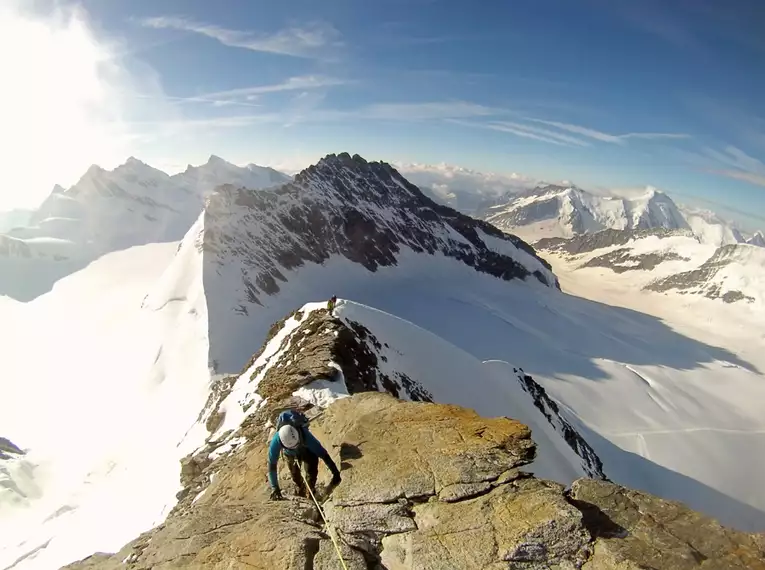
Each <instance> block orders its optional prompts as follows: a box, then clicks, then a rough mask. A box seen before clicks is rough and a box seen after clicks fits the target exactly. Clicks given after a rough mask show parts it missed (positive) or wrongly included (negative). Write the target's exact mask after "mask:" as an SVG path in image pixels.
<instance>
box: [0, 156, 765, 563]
mask: <svg viewBox="0 0 765 570" xmlns="http://www.w3.org/2000/svg"><path fill="white" fill-rule="evenodd" d="M176 245H177V244H155V245H148V246H142V247H136V248H132V249H129V250H126V251H121V252H115V253H112V254H109V255H106V256H104V257H102V258H101V259H99V260H98V261H96V262H94V263H92V264H90V265H89V266H88V267H87V268H85V269H83V270H81V271H79V272H77V273H75V274H73V275H71V276H69V277H67V278H65V279H63V280H61V281H60V282H59V283H57V284H56V286H55V287H54V289H53V291H51V292H50V293H49V294H47V295H43V296H41V297H40V298H38V299H36V300H35V301H33V302H31V303H28V304H26V305H21V306H19V304H18V303H8V302H4V303H2V304H0V310H1V311H3V315H2V316H3V318H4V319H6V318H7V319H8V321H7V322H10V319H13V322H12V326H6V327H4V328H3V335H4V336H3V339H2V343H3V344H2V346H3V347H8V354H9V355H10V356H9V357H8V358H4V360H3V361H2V366H3V374H2V375H0V378H1V379H2V380H0V381H2V382H3V395H4V399H3V404H2V405H3V414H2V415H1V416H0V433H2V434H3V435H4V436H6V437H10V438H11V439H13V440H14V441H19V442H22V441H23V442H24V443H23V444H24V446H25V447H28V448H29V449H30V452H29V455H28V457H29V460H30V461H36V462H39V463H40V464H42V463H45V464H46V465H48V466H49V467H48V471H46V472H45V473H41V477H40V478H39V479H36V480H35V483H36V484H37V485H38V486H39V487H40V488H41V489H42V497H41V499H40V500H39V501H35V502H34V503H33V504H31V505H28V506H27V507H25V508H24V509H23V510H22V512H20V513H19V512H18V511H16V513H15V514H12V515H11V516H10V517H9V518H3V517H0V525H2V527H1V528H0V534H2V535H3V537H4V538H6V537H9V538H8V539H6V540H5V541H4V547H3V549H2V550H0V561H1V562H0V568H6V567H8V566H9V565H11V564H13V563H14V562H16V561H18V560H21V561H20V562H19V563H18V564H16V565H15V567H14V568H15V569H16V570H30V569H35V568H40V569H47V568H52V567H56V566H58V565H61V564H64V563H66V562H69V561H71V560H73V559H76V558H81V557H83V556H86V555H88V554H90V553H92V552H93V551H109V550H111V551H114V550H115V549H117V548H119V547H120V546H121V545H122V544H124V543H125V542H127V541H129V540H131V539H133V538H134V537H135V536H136V535H137V534H139V533H140V532H141V531H143V530H147V529H148V528H150V527H151V526H152V525H153V524H155V523H156V522H158V521H160V520H161V519H162V517H163V514H165V513H166V512H167V509H168V508H169V507H171V506H172V505H173V504H174V502H175V498H174V493H175V491H176V490H177V489H178V487H179V482H178V471H179V464H178V459H179V458H180V457H183V456H185V455H186V454H187V453H188V452H189V451H190V450H194V449H197V448H198V447H199V446H200V445H202V443H203V441H204V437H205V436H206V435H207V433H206V431H205V430H204V429H202V428H203V425H202V424H201V422H200V421H199V420H200V412H201V411H202V410H203V408H204V406H205V403H206V401H207V396H208V386H209V383H210V381H211V379H212V378H213V375H214V374H215V373H220V374H223V373H234V374H240V373H241V372H242V369H243V368H244V367H245V365H246V363H247V362H248V361H249V359H250V357H251V356H252V354H253V353H255V352H256V351H257V350H258V349H259V348H260V346H261V344H262V343H263V341H264V339H265V338H266V336H267V334H268V331H269V329H270V327H271V324H272V323H273V322H274V321H277V320H280V319H282V318H284V317H285V315H287V314H289V313H290V312H291V311H292V310H294V309H296V308H299V307H301V306H303V305H304V304H305V303H308V302H317V301H321V300H322V299H327V298H329V297H330V296H331V295H333V294H336V295H338V296H339V297H341V298H344V299H353V300H354V301H355V302H356V304H352V303H342V304H341V306H340V307H339V308H338V314H339V315H340V316H341V318H344V319H353V320H358V321H359V322H362V323H363V324H365V326H367V327H368V328H369V329H370V330H372V331H373V332H374V333H375V334H377V335H380V338H385V339H387V340H386V342H387V343H388V345H389V347H390V351H386V352H385V353H384V354H385V355H386V357H387V358H388V360H389V363H390V366H391V370H392V369H393V368H394V367H396V368H397V367H401V368H403V369H404V372H405V373H406V374H408V375H412V377H413V378H414V376H415V375H416V376H417V378H415V380H417V381H419V382H421V383H422V384H423V386H425V387H426V389H427V390H428V391H430V392H431V393H433V395H434V396H435V397H436V398H444V399H445V400H450V401H455V402H457V403H460V404H463V405H473V406H476V407H477V408H480V409H481V410H486V411H485V413H490V414H495V413H496V414H501V415H505V414H508V415H514V414H517V415H518V416H519V417H520V418H521V419H523V420H524V421H528V422H529V423H530V424H532V426H533V427H535V428H536V429H535V433H534V437H535V438H539V439H538V441H539V442H540V444H541V445H542V447H543V448H544V449H543V450H541V451H540V458H539V462H538V463H537V464H536V466H535V468H536V469H538V470H539V472H540V473H544V474H548V475H553V476H555V477H556V478H559V479H560V480H561V481H562V482H564V483H565V482H569V481H570V479H571V478H572V477H574V476H575V475H576V474H577V473H578V472H580V471H578V469H579V468H580V462H579V459H577V458H575V457H572V456H571V455H570V452H569V449H570V448H567V447H562V446H561V439H560V437H559V436H558V433H559V432H558V431H557V430H554V431H550V424H549V422H545V421H543V419H542V418H543V416H541V415H539V414H537V413H536V412H535V411H534V410H532V409H530V408H529V407H528V406H526V405H522V404H521V402H529V397H528V396H529V392H527V390H526V389H523V387H522V386H521V384H519V382H518V376H517V374H516V373H515V372H513V368H514V367H515V366H518V367H522V368H523V370H524V371H525V372H526V373H527V374H529V375H531V376H533V378H534V379H535V380H536V382H538V383H539V385H540V386H541V387H543V388H544V389H545V390H546V392H547V393H548V394H549V395H550V396H551V397H552V398H553V399H554V403H555V402H557V404H556V405H557V406H558V407H559V409H560V412H561V417H563V418H564V419H566V421H568V422H569V423H570V424H571V425H572V426H573V427H574V428H576V430H577V431H578V432H579V433H581V434H582V435H583V436H584V439H585V440H586V441H587V442H588V443H589V444H590V445H591V446H592V448H593V449H594V450H595V451H596V452H597V455H598V456H599V457H600V458H601V459H602V461H603V469H604V471H605V473H606V474H607V475H608V476H609V477H610V478H611V479H613V480H614V481H616V482H621V483H624V484H627V485H630V486H633V487H637V488H640V489H645V490H648V491H650V492H653V493H655V494H657V495H659V496H664V497H668V498H672V499H679V500H682V501H685V502H686V503H688V504H689V505H690V506H691V507H693V508H695V509H698V510H701V511H702V512H706V513H709V514H712V515H713V516H716V517H718V518H719V519H720V520H721V521H722V522H724V523H726V524H730V525H733V526H737V527H740V528H745V529H757V530H761V529H763V528H765V497H764V496H763V494H762V490H761V486H760V485H759V479H758V477H756V474H758V473H762V472H763V470H764V469H765V453H763V451H765V419H763V417H762V413H761V412H762V410H761V402H762V401H764V399H765V383H764V382H763V381H762V380H763V377H762V371H763V370H765V358H764V357H763V356H762V354H761V353H762V351H761V346H762V342H763V340H765V338H764V337H763V334H762V333H761V332H758V331H761V324H760V328H756V322H757V321H756V320H754V321H742V322H744V323H747V324H746V325H745V326H744V325H739V324H737V323H738V321H736V320H730V319H731V316H730V315H731V314H733V315H737V313H735V312H732V313H730V314H728V316H726V315H725V314H723V313H714V315H715V318H716V319H718V320H717V321H716V322H715V323H714V327H715V328H717V329H718V331H723V333H724V334H730V335H731V336H735V338H736V339H737V341H738V345H739V346H737V347H733V346H725V347H722V348H721V347H720V344H721V342H719V341H717V340H716V338H717V337H715V336H714V334H712V333H708V334H707V333H704V334H703V335H702V334H696V333H695V332H693V330H691V329H683V330H679V329H676V328H674V327H673V326H670V325H669V324H668V323H666V322H664V321H663V320H662V319H661V318H659V317H657V316H654V315H652V314H650V313H647V312H638V311H635V310H629V309H625V308H623V307H619V306H611V305H606V304H602V303H598V302H594V301H591V300H588V299H584V298H580V297H576V296H572V295H566V294H563V293H561V292H560V291H559V290H558V289H557V288H556V285H557V279H555V277H554V276H553V275H552V273H551V272H550V270H549V269H548V268H547V267H546V266H545V265H544V264H543V263H542V262H541V261H540V260H539V259H538V258H537V257H536V256H534V255H533V252H530V251H529V249H528V246H526V245H525V244H524V243H523V242H520V241H519V240H516V239H514V238H511V237H509V236H505V235H503V234H502V233H501V232H498V231H496V230H494V229H492V228H491V227H490V226H488V224H482V223H480V222H475V221H472V220H470V219H469V218H465V217H464V216H460V215H459V214H457V213H456V212H453V211H452V210H449V209H445V208H442V207H439V206H437V205H436V204H434V203H432V202H430V201H429V200H427V199H426V198H425V197H424V196H422V195H421V194H420V193H419V191H418V190H417V189H416V188H415V187H413V186H412V185H411V184H409V183H408V182H407V181H406V180H405V179H403V178H402V177H400V175H398V173H396V172H395V171H394V170H392V169H390V168H389V167H387V166H386V165H384V164H380V163H366V161H363V160H362V159H360V157H350V156H348V155H339V156H335V157H329V158H328V160H326V161H324V162H322V163H320V164H319V165H317V166H316V167H313V168H312V169H309V170H308V171H306V172H304V173H302V174H301V175H298V176H297V177H296V179H295V182H294V183H292V184H289V185H287V186H284V187H282V188H280V189H276V190H269V191H263V192H252V191H249V192H248V191H243V190H240V189H236V188H223V189H220V190H219V191H218V192H216V193H215V194H214V195H213V196H212V197H211V199H210V201H209V202H208V205H207V208H206V210H205V212H204V213H203V214H202V215H201V216H199V217H198V218H197V221H196V223H195V224H194V226H193V227H192V228H191V229H190V230H189V231H188V232H187V234H186V236H185V237H184V239H183V241H182V242H181V244H180V247H179V248H178V250H177V252H176V251H175V249H176ZM705 301H708V302H710V303H711V301H709V300H705ZM702 306H704V305H702ZM371 307H374V308H375V309H372V308H371ZM706 314H707V313H705V312H693V313H691V315H689V316H688V318H698V319H704V318H705V315H706ZM734 318H735V319H737V318H738V316H735V317H734ZM726 319H728V320H726ZM759 322H760V323H761V321H759ZM710 326H711V325H710ZM739 327H741V328H744V329H746V330H745V331H742V330H740V328H739ZM288 332H289V331H287V333H285V334H288ZM745 332H746V333H748V336H747V335H746V334H745ZM718 334H722V333H720V332H718ZM702 339H703V340H702ZM277 348H278V347H277ZM40 353H44V354H45V355H46V358H40V357H39V354H40ZM399 353H400V354H399ZM276 355H277V351H276V349H274V350H272V349H271V348H269V347H266V350H265V351H264V352H263V354H261V358H264V359H268V361H269V362H271V360H272V359H273V358H274V357H275V356H276ZM507 363H512V366H511V365H510V364H507ZM240 378H241V375H240ZM62 379H63V380H65V381H62ZM519 388H520V391H519ZM307 389H308V390H314V392H315V399H316V401H320V400H323V401H326V400H327V399H331V398H332V397H337V396H341V395H342V394H332V393H330V391H329V390H328V387H327V386H326V385H316V386H313V387H311V388H307ZM235 392H236V396H235V399H234V400H231V401H229V402H228V403H227V404H226V406H227V409H228V407H230V409H231V410H236V408H235V405H236V406H241V402H242V401H245V402H246V401H247V398H249V397H252V390H251V387H248V386H246V385H244V384H242V385H241V386H239V385H237V386H236V387H235ZM6 394H7V395H8V396H7V397H6ZM551 401H553V400H551ZM29 402H35V404H34V408H33V409H35V410H36V411H39V415H38V414H35V415H30V414H29V411H28V410H29ZM254 403H256V404H257V402H254ZM240 409H241V408H240ZM40 417H44V418H46V421H45V422H42V421H40V420H39V418H40ZM239 418H241V415H240V416H239ZM48 420H50V421H48ZM230 421H231V422H232V423H235V422H236V421H238V419H237V417H236V414H232V417H231V420H230ZM48 425H55V426H57V428H60V429H57V430H55V432H54V433H52V434H51V433H50V430H49V429H47V426H48ZM94 426H97V429H96V428H95V427H94ZM72 442H77V443H78V445H77V452H76V453H72ZM232 445H233V443H232ZM46 473H47V474H46ZM43 475H45V476H43ZM4 512H5V511H4ZM105 512H110V513H114V512H120V513H122V516H121V517H120V518H119V520H117V521H114V522H113V524H110V525H104V524H103V520H104V518H105V515H104V513H105ZM46 519H47V520H46ZM110 520H111V519H110Z"/></svg>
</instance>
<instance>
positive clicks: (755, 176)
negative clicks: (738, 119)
mask: <svg viewBox="0 0 765 570" xmlns="http://www.w3.org/2000/svg"><path fill="white" fill-rule="evenodd" d="M704 154H705V155H706V156H707V157H709V158H711V159H712V160H713V161H716V162H717V163H719V164H721V165H722V166H723V167H722V168H710V169H709V171H710V172H713V173H715V174H720V175H722V176H727V177H728V178H733V179H735V180H742V181H744V182H749V183H750V184H755V185H757V186H765V164H764V163H763V162H762V161H761V160H759V159H757V158H755V157H753V156H750V155H748V154H747V153H746V152H744V151H743V150H741V149H740V148H737V147H735V146H730V145H729V146H727V147H725V149H724V150H723V151H722V152H720V151H716V150H714V149H710V148H705V149H704Z"/></svg>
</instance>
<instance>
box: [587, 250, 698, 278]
mask: <svg viewBox="0 0 765 570" xmlns="http://www.w3.org/2000/svg"><path fill="white" fill-rule="evenodd" d="M665 261H690V259H688V258H687V257H682V256H681V255H678V254H677V253H674V252H672V251H667V252H662V253H644V254H640V255H636V254H634V253H632V250H630V249H626V248H625V249H617V250H615V251H612V252H610V253H606V254H604V255H599V256H598V257H593V258H592V259H590V260H589V261H587V263H585V264H584V265H582V267H606V268H608V269H611V270H612V271H613V272H614V273H625V272H627V271H652V270H653V269H656V268H657V267H658V266H659V265H661V264H662V263H664V262H665Z"/></svg>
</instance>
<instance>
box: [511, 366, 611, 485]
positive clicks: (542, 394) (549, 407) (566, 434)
mask: <svg viewBox="0 0 765 570" xmlns="http://www.w3.org/2000/svg"><path fill="white" fill-rule="evenodd" d="M513 372H515V374H516V375H517V376H518V382H520V384H521V387H522V388H523V389H524V390H525V391H526V392H527V393H528V394H529V395H530V396H531V397H532V398H533V399H534V405H535V406H536V408H537V409H538V410H539V411H540V412H542V415H544V417H545V418H547V421H548V422H549V423H550V425H551V426H553V428H554V429H555V431H557V432H558V433H560V434H561V435H562V436H563V439H565V440H566V443H567V444H568V446H569V447H570V448H571V449H572V450H573V451H574V453H576V454H577V455H578V456H579V457H580V458H581V460H582V468H583V469H584V472H585V473H587V475H588V476H589V477H592V478H593V479H602V480H608V477H606V474H605V473H604V472H603V462H602V461H601V459H600V457H598V454H597V453H596V452H595V450H594V449H593V448H592V446H591V445H590V444H589V443H587V441H585V439H584V438H583V437H582V436H581V434H580V433H579V432H578V431H577V430H576V428H574V426H572V425H571V423H569V422H568V420H566V418H564V417H563V416H562V415H561V413H560V408H559V407H558V404H557V403H556V402H555V400H553V399H552V398H550V396H549V395H548V394H547V390H545V389H544V388H543V387H542V386H541V385H539V383H537V381H536V380H534V378H532V377H531V376H529V375H528V374H526V373H524V372H523V369H520V368H518V369H513Z"/></svg>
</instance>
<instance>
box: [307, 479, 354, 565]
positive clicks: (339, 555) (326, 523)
mask: <svg viewBox="0 0 765 570" xmlns="http://www.w3.org/2000/svg"><path fill="white" fill-rule="evenodd" d="M300 476H301V477H302V478H303V482H304V483H305V488H306V489H308V494H309V495H311V499H313V504H314V505H316V508H317V509H319V514H320V515H321V518H322V519H323V520H324V524H325V525H327V533H328V534H329V538H331V539H332V544H334V545H335V551H336V552H337V557H338V558H339V559H340V564H342V565H343V568H344V570H348V566H346V565H345V560H343V554H342V552H340V546H339V545H338V544H337V540H336V539H335V533H334V532H333V529H332V525H331V524H329V521H328V520H327V517H325V516H324V511H323V510H322V508H321V505H319V501H317V500H316V497H314V495H313V491H311V486H310V485H309V484H308V481H307V480H306V478H305V474H304V473H303V469H300Z"/></svg>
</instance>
